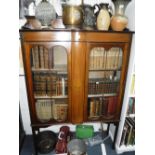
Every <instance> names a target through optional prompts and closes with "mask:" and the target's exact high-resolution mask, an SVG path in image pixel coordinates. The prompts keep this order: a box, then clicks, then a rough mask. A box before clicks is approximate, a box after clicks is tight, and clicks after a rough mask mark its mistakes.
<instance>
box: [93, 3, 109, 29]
mask: <svg viewBox="0 0 155 155" xmlns="http://www.w3.org/2000/svg"><path fill="white" fill-rule="evenodd" d="M95 6H97V7H98V9H99V11H98V12H97V13H96V15H97V21H96V27H97V29H98V30H105V31H107V30H109V26H110V12H109V11H108V7H109V4H108V3H101V4H99V5H98V4H96V5H95Z"/></svg>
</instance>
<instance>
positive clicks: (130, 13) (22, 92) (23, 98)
mask: <svg viewBox="0 0 155 155" xmlns="http://www.w3.org/2000/svg"><path fill="white" fill-rule="evenodd" d="M84 2H85V3H89V4H91V5H93V4H95V3H100V2H109V3H111V1H110V0H106V1H104V0H84ZM53 3H54V4H56V1H55V0H53ZM126 15H127V17H128V19H129V23H128V28H129V29H130V30H135V0H132V2H130V4H129V5H128V7H127V9H126ZM24 22H25V20H21V21H20V25H19V27H21V25H23V23H24ZM133 48H134V47H133ZM19 69H20V70H19V73H20V78H19V85H20V88H19V97H20V106H21V116H22V119H23V126H24V129H25V132H26V134H32V131H31V128H30V117H29V111H28V104H27V95H26V87H25V77H24V76H23V75H24V72H23V69H22V62H21V65H20V68H19ZM59 127H60V126H59V125H55V126H52V127H51V129H52V130H53V131H55V132H58V130H59ZM103 127H104V129H105V130H106V127H107V126H106V125H104V126H103ZM70 128H71V130H75V126H74V125H70ZM94 128H95V131H97V130H98V129H99V128H100V123H95V124H94ZM110 131H111V136H112V137H113V134H114V131H115V128H114V126H113V125H111V126H110Z"/></svg>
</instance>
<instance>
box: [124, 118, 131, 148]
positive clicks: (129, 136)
mask: <svg viewBox="0 0 155 155" xmlns="http://www.w3.org/2000/svg"><path fill="white" fill-rule="evenodd" d="M126 124H127V125H128V131H127V135H126V141H125V145H129V144H130V139H131V134H132V129H133V126H132V124H131V123H130V122H129V121H128V119H126Z"/></svg>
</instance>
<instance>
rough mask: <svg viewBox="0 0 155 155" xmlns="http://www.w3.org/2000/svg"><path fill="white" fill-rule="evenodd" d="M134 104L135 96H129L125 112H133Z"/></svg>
mask: <svg viewBox="0 0 155 155" xmlns="http://www.w3.org/2000/svg"><path fill="white" fill-rule="evenodd" d="M134 106H135V98H134V97H130V98H129V103H128V110H127V114H133V113H134Z"/></svg>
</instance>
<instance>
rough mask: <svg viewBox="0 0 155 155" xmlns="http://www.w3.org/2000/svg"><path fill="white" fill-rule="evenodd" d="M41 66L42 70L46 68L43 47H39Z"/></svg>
mask: <svg viewBox="0 0 155 155" xmlns="http://www.w3.org/2000/svg"><path fill="white" fill-rule="evenodd" d="M39 60H40V61H39V66H40V68H45V66H44V48H43V46H39Z"/></svg>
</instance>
